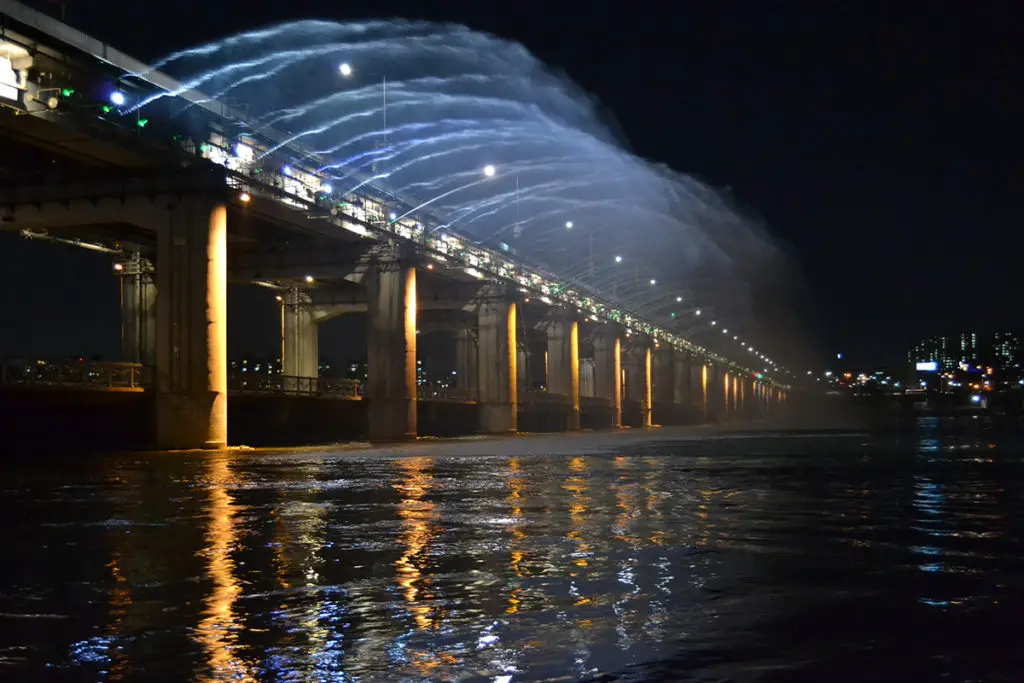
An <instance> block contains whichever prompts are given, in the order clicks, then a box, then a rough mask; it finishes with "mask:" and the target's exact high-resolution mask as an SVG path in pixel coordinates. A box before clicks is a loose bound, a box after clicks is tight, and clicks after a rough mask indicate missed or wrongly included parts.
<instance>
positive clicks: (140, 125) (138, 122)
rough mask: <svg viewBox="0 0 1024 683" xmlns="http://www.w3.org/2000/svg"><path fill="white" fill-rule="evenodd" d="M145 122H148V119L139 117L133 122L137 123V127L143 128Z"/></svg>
mask: <svg viewBox="0 0 1024 683" xmlns="http://www.w3.org/2000/svg"><path fill="white" fill-rule="evenodd" d="M147 123H149V119H139V120H138V121H136V122H135V125H137V126H138V127H139V128H145V127H146V124H147Z"/></svg>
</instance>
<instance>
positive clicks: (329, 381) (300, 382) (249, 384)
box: [228, 373, 363, 398]
mask: <svg viewBox="0 0 1024 683" xmlns="http://www.w3.org/2000/svg"><path fill="white" fill-rule="evenodd" d="M228 391H236V392H244V393H258V394H287V395H292V396H319V397H327V398H360V397H361V396H362V393H363V387H362V385H361V384H360V382H359V380H355V379H337V378H334V377H293V376H290V375H258V374H246V373H232V374H229V375H228Z"/></svg>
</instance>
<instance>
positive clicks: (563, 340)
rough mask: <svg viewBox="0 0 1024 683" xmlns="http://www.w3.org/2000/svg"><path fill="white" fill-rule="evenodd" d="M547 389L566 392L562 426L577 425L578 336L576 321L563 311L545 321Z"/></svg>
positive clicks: (576, 427) (555, 392)
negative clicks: (567, 400)
mask: <svg viewBox="0 0 1024 683" xmlns="http://www.w3.org/2000/svg"><path fill="white" fill-rule="evenodd" d="M547 337H548V343H547V344H548V346H547V387H548V393H550V394H558V395H562V396H566V397H567V398H568V399H569V413H568V415H567V417H566V425H565V428H566V429H567V430H570V431H571V430H577V429H579V428H580V340H579V323H578V322H577V321H576V320H574V319H572V318H571V317H569V316H568V315H567V314H566V313H564V312H561V311H559V312H556V313H555V314H554V316H553V317H552V319H551V320H550V321H549V322H548V325H547Z"/></svg>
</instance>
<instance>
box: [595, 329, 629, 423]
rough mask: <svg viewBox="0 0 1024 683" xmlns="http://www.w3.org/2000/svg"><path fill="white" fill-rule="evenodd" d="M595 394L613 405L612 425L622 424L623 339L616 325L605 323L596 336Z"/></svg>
mask: <svg viewBox="0 0 1024 683" xmlns="http://www.w3.org/2000/svg"><path fill="white" fill-rule="evenodd" d="M594 396H596V397H597V398H603V399H607V400H608V402H609V404H610V406H611V426H612V427H613V428H615V429H618V428H619V427H621V426H622V340H621V338H620V337H619V330H618V328H617V327H615V326H614V325H605V326H604V327H603V328H601V329H600V330H598V331H597V333H596V335H595V336H594Z"/></svg>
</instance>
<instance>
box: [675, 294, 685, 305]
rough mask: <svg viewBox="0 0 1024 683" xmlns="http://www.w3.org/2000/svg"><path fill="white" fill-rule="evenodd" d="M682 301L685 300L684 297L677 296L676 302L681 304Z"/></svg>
mask: <svg viewBox="0 0 1024 683" xmlns="http://www.w3.org/2000/svg"><path fill="white" fill-rule="evenodd" d="M682 302H683V297H681V296H677V297H676V303H677V304H679V303H682Z"/></svg>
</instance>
